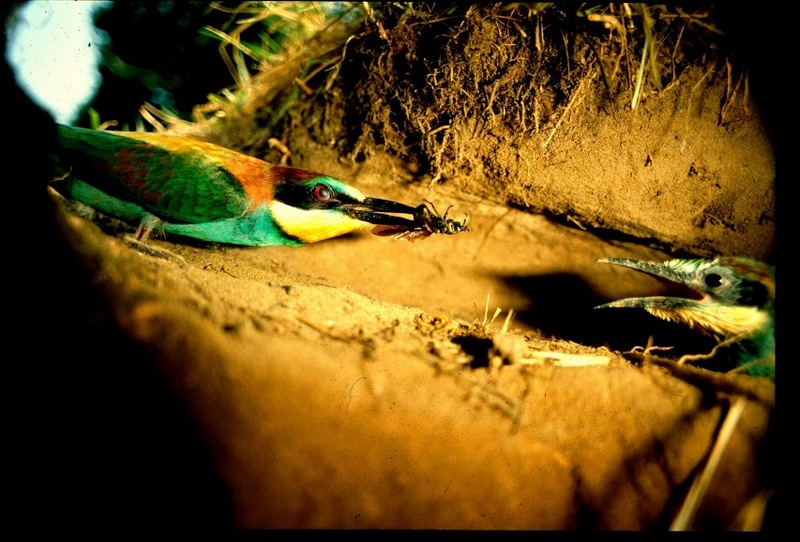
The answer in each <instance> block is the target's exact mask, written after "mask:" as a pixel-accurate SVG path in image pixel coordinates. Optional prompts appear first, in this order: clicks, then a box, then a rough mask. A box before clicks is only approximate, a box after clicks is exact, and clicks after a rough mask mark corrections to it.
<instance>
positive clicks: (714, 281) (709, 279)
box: [705, 273, 722, 288]
mask: <svg viewBox="0 0 800 542" xmlns="http://www.w3.org/2000/svg"><path fill="white" fill-rule="evenodd" d="M705 281H706V286H708V287H709V288H716V287H718V286H719V285H720V284H722V277H721V276H719V275H718V274H716V273H711V274H709V275H706V278H705Z"/></svg>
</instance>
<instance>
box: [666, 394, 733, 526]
mask: <svg viewBox="0 0 800 542" xmlns="http://www.w3.org/2000/svg"><path fill="white" fill-rule="evenodd" d="M746 402H747V400H746V399H744V398H741V397H739V398H738V399H737V400H736V402H735V403H734V404H733V406H732V407H731V408H730V410H728V413H727V415H726V416H725V421H724V422H723V424H722V427H721V428H720V430H719V434H718V435H717V440H716V442H714V446H713V448H712V449H711V453H710V454H709V456H708V461H707V462H706V466H705V467H704V468H703V471H702V472H701V473H700V476H698V477H697V478H695V480H694V483H692V487H691V488H690V489H689V493H687V494H686V499H685V500H684V502H683V505H682V506H681V509H680V510H679V511H678V514H677V515H676V516H675V519H674V520H673V521H672V525H670V530H671V531H686V530H687V529H689V528H690V527H691V525H692V520H693V519H694V517H695V514H696V513H697V510H698V508H699V507H700V503H702V502H703V497H705V495H706V493H707V492H708V487H709V486H710V485H711V480H712V479H713V478H714V474H715V473H716V472H717V467H719V462H720V460H721V459H722V455H723V454H724V453H725V448H726V447H727V445H728V442H729V441H730V439H731V436H733V432H734V430H735V429H736V424H737V423H739V418H740V417H741V416H742V412H744V407H745V404H746Z"/></svg>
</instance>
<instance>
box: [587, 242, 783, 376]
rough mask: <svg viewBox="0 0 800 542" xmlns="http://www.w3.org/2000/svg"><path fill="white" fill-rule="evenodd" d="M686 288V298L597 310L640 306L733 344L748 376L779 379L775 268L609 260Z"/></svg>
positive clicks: (722, 260) (727, 262)
mask: <svg viewBox="0 0 800 542" xmlns="http://www.w3.org/2000/svg"><path fill="white" fill-rule="evenodd" d="M599 261H600V262H603V263H610V264H615V265H621V266H624V267H629V268H631V269H635V270H637V271H642V272H644V273H647V274H649V275H651V276H654V277H656V278H658V279H661V280H662V281H665V282H666V283H668V284H673V285H677V286H679V287H681V289H682V290H684V291H685V292H686V294H687V296H686V297H633V298H627V299H621V300H618V301H613V302H611V303H606V304H604V305H600V306H598V307H596V308H640V309H644V310H646V311H647V312H649V313H650V314H652V315H654V316H657V317H658V318H662V319H664V320H670V321H674V322H681V323H683V324H685V325H688V326H689V327H691V328H693V329H698V330H700V331H702V332H704V333H706V334H709V335H712V336H715V337H716V338H717V339H718V340H720V341H728V342H730V343H731V344H732V347H733V348H734V350H733V353H734V354H733V356H734V363H735V364H736V365H739V366H744V367H742V370H743V371H744V372H747V373H749V374H756V375H760V376H769V377H770V378H774V376H775V374H774V371H775V268H774V267H773V266H771V265H768V264H765V263H763V262H759V261H756V260H754V259H751V258H745V257H738V256H729V257H717V258H714V259H673V260H668V261H665V262H662V263H657V262H648V261H641V260H631V259H621V258H606V259H602V260H599Z"/></svg>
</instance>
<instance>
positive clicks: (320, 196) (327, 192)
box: [314, 184, 333, 201]
mask: <svg viewBox="0 0 800 542" xmlns="http://www.w3.org/2000/svg"><path fill="white" fill-rule="evenodd" d="M314 197H315V198H317V201H329V200H330V199H331V198H333V191H332V190H331V189H330V187H328V186H325V185H324V184H318V185H316V186H315V187H314Z"/></svg>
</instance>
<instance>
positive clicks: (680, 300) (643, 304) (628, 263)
mask: <svg viewBox="0 0 800 542" xmlns="http://www.w3.org/2000/svg"><path fill="white" fill-rule="evenodd" d="M597 261H598V262H599V263H610V264H613V265H620V266H622V267H628V268H630V269H634V270H636V271H639V272H642V273H647V274H648V275H650V276H651V277H654V278H656V279H659V280H660V281H661V282H663V283H665V284H667V285H668V286H670V287H672V288H673V289H675V290H679V291H680V293H681V294H682V295H683V297H663V296H653V297H629V298H626V299H619V300H617V301H612V302H610V303H604V304H603V305H598V306H597V307H595V308H596V309H606V308H638V309H646V308H648V307H653V306H662V307H664V308H670V307H671V306H672V305H675V307H672V308H677V307H678V306H681V305H683V304H685V303H686V301H687V299H694V300H697V299H700V298H702V295H701V294H700V293H699V292H697V291H696V290H694V289H693V288H691V287H690V286H689V282H690V281H691V279H692V277H691V276H689V275H687V274H686V273H683V272H680V271H679V270H676V269H675V268H672V267H669V266H667V265H664V264H662V263H658V262H650V261H646V260H632V259H627V258H603V259H600V260H597ZM676 293H677V292H676Z"/></svg>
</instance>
